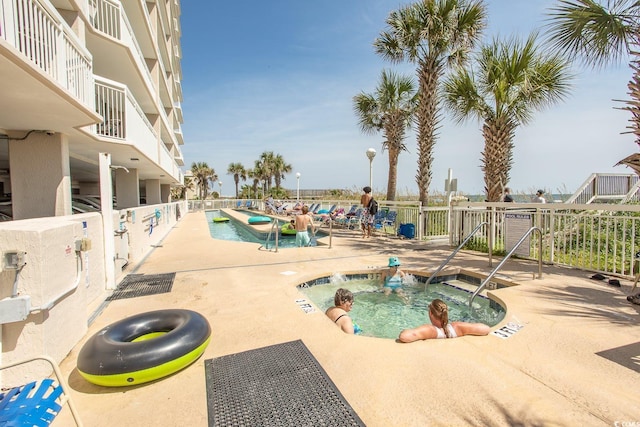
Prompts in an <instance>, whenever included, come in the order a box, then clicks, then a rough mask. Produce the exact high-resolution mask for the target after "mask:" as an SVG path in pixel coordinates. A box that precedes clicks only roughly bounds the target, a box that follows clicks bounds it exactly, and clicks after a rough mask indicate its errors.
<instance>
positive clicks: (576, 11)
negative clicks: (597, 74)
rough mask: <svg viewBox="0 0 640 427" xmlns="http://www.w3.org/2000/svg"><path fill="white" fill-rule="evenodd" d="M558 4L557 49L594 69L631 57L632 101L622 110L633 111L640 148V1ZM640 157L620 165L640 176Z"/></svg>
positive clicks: (554, 20)
mask: <svg viewBox="0 0 640 427" xmlns="http://www.w3.org/2000/svg"><path fill="white" fill-rule="evenodd" d="M558 3H559V5H558V6H555V7H553V8H551V13H549V17H550V18H549V24H548V29H549V30H550V31H549V32H548V38H549V40H550V42H551V43H552V45H553V46H554V47H555V48H557V49H559V50H560V51H561V52H563V53H566V54H568V55H569V57H570V58H572V59H574V58H578V57H579V58H581V59H582V60H583V62H584V63H585V64H587V65H589V66H592V67H601V66H605V65H607V64H609V63H611V62H619V61H620V60H621V59H622V58H623V57H625V56H626V55H631V63H630V66H631V69H632V70H633V77H632V78H631V80H630V81H629V84H628V85H627V88H628V89H629V92H628V93H629V96H630V97H631V100H630V101H626V102H625V104H626V107H623V108H622V109H624V110H627V111H629V112H631V115H632V117H631V119H629V121H630V122H631V124H630V125H629V126H628V129H629V133H633V134H634V135H635V139H636V144H638V145H639V146H640V1H638V0H615V1H610V0H608V1H607V3H606V7H605V6H603V5H601V4H600V3H599V2H597V1H594V0H560V1H559V2H558ZM638 157H640V154H638V153H636V154H634V155H631V156H629V157H627V158H626V159H623V160H621V161H620V162H619V163H618V164H627V165H629V166H631V167H632V168H633V169H634V170H635V171H636V173H637V174H638V175H640V163H639V162H638Z"/></svg>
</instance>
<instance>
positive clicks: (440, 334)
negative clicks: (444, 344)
mask: <svg viewBox="0 0 640 427" xmlns="http://www.w3.org/2000/svg"><path fill="white" fill-rule="evenodd" d="M434 328H436V331H437V332H438V336H437V337H436V338H447V336H446V335H445V333H444V329H442V328H438V327H437V326H434ZM447 330H448V331H449V338H458V334H456V330H455V329H453V326H452V325H450V324H449V325H447Z"/></svg>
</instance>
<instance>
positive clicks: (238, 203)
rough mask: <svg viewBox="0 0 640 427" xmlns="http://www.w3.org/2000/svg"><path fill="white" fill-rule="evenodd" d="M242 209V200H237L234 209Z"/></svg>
mask: <svg viewBox="0 0 640 427" xmlns="http://www.w3.org/2000/svg"><path fill="white" fill-rule="evenodd" d="M241 207H242V200H238V201H237V202H236V209H240V208H241Z"/></svg>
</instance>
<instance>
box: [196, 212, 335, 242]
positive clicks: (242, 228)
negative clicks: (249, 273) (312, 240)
mask: <svg viewBox="0 0 640 427" xmlns="http://www.w3.org/2000/svg"><path fill="white" fill-rule="evenodd" d="M236 212H241V213H243V214H245V215H247V217H251V216H261V215H260V214H259V213H255V212H246V211H236ZM224 216H225V215H224V212H221V211H220V210H211V211H205V217H206V219H207V223H208V225H209V234H210V235H211V237H213V238H214V239H220V240H231V241H234V242H249V243H259V244H262V245H265V246H267V248H273V247H274V246H275V236H274V235H272V236H271V238H270V239H269V241H268V242H267V237H268V235H269V233H268V232H264V231H260V230H258V229H256V228H255V227H252V226H250V225H248V224H246V223H243V222H241V221H239V220H237V219H235V218H229V221H227V222H214V221H213V219H214V218H219V217H224ZM285 223H286V222H285V221H281V220H278V248H294V247H296V236H295V234H294V235H283V234H282V233H280V227H281V226H282V225H284V224H285ZM316 236H317V237H318V238H320V237H324V236H325V234H324V233H323V232H320V231H318V232H317V233H316Z"/></svg>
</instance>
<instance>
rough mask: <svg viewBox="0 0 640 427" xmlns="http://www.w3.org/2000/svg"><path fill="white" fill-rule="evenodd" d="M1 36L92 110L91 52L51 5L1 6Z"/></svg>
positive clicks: (18, 0) (8, 0) (16, 2)
mask: <svg viewBox="0 0 640 427" xmlns="http://www.w3.org/2000/svg"><path fill="white" fill-rule="evenodd" d="M0 27H1V28H0V36H1V37H2V38H4V39H5V40H6V41H7V42H8V43H10V44H11V45H12V46H14V47H15V48H16V49H17V50H18V51H20V53H22V54H23V55H24V56H25V57H26V58H27V59H28V60H29V61H31V62H32V63H33V64H35V65H37V66H38V67H39V68H40V69H41V70H42V71H43V72H45V73H46V74H47V75H49V76H50V77H51V78H52V79H53V80H55V81H56V82H58V83H59V84H60V85H61V86H62V87H64V88H65V89H67V90H68V91H69V92H71V93H72V94H73V95H74V96H75V97H76V98H77V99H78V100H80V101H81V102H82V103H83V104H85V105H86V106H88V107H92V106H93V104H92V101H93V99H92V97H91V86H92V85H93V82H92V72H91V70H92V64H91V59H90V57H91V56H90V54H89V52H88V51H87V50H86V49H85V48H84V47H83V46H82V44H81V43H80V41H79V40H78V38H77V36H76V35H75V34H74V33H73V31H72V30H71V28H69V27H68V25H67V24H66V23H65V22H64V21H63V20H62V19H61V18H60V17H59V16H58V14H57V12H56V10H55V9H53V8H51V7H50V5H49V4H48V2H39V1H37V0H4V1H2V2H0Z"/></svg>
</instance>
